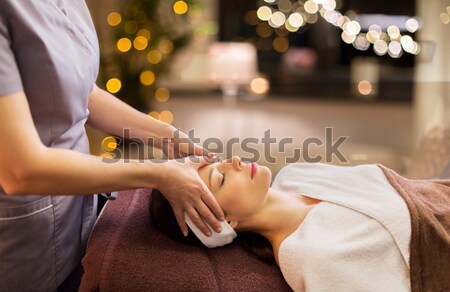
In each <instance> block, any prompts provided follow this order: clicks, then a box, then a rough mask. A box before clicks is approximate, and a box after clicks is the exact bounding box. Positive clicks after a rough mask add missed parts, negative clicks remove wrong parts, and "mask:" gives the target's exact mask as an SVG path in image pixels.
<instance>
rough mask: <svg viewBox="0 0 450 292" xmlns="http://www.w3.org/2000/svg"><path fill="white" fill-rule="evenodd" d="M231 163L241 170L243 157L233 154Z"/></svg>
mask: <svg viewBox="0 0 450 292" xmlns="http://www.w3.org/2000/svg"><path fill="white" fill-rule="evenodd" d="M231 164H232V165H233V168H234V169H236V170H241V158H240V157H239V156H233V157H232V158H231Z"/></svg>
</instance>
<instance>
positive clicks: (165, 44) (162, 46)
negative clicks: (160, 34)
mask: <svg viewBox="0 0 450 292" xmlns="http://www.w3.org/2000/svg"><path fill="white" fill-rule="evenodd" d="M158 48H159V50H160V51H161V53H163V54H166V55H167V54H170V53H171V52H172V51H173V43H172V41H170V40H161V41H160V42H159V45H158Z"/></svg>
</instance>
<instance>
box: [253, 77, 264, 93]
mask: <svg viewBox="0 0 450 292" xmlns="http://www.w3.org/2000/svg"><path fill="white" fill-rule="evenodd" d="M250 90H251V91H253V92H254V93H256V94H264V93H267V91H269V81H267V79H265V78H261V77H258V78H255V79H253V80H252V81H251V82H250Z"/></svg>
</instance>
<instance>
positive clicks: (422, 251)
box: [150, 157, 450, 292]
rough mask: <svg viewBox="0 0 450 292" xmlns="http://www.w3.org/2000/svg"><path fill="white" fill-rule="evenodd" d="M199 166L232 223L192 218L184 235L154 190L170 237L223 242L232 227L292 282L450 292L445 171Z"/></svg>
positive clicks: (297, 287) (156, 212) (300, 287)
mask: <svg viewBox="0 0 450 292" xmlns="http://www.w3.org/2000/svg"><path fill="white" fill-rule="evenodd" d="M199 174H200V176H201V178H202V179H203V181H204V182H205V184H206V185H207V186H208V188H209V189H210V190H211V192H212V193H213V194H214V196H215V197H216V199H217V201H218V203H219V204H220V206H221V207H222V209H223V211H224V213H225V215H226V221H227V222H228V223H229V225H228V224H226V223H225V224H226V226H224V227H225V228H224V230H223V231H222V232H221V233H220V234H215V233H214V234H213V236H212V237H211V238H206V237H205V236H204V235H202V234H201V232H199V230H194V229H195V227H194V226H195V225H193V224H189V222H190V218H189V217H186V219H187V223H188V225H189V226H190V227H191V229H192V231H194V232H195V234H196V235H197V236H198V237H196V235H193V234H192V232H190V233H189V236H188V237H184V236H183V235H182V233H181V231H180V229H179V228H178V224H177V222H176V220H175V217H174V215H173V212H172V208H171V207H170V205H169V203H168V202H167V200H166V199H165V198H164V197H163V196H162V195H161V193H159V192H157V191H154V192H153V194H152V201H151V203H150V212H151V218H152V222H153V223H154V224H155V225H156V227H157V228H158V229H160V230H161V231H163V232H164V233H166V234H168V235H169V236H170V237H172V238H174V239H177V240H180V241H184V242H186V243H192V244H200V245H202V242H203V244H205V245H207V246H209V247H214V246H218V245H223V244H226V243H229V242H230V241H231V240H232V239H233V237H234V236H233V234H234V231H233V230H231V231H229V230H228V231H227V228H229V227H230V226H231V228H232V229H234V230H235V231H236V232H237V233H238V234H239V236H238V239H240V241H241V243H242V244H243V246H244V248H246V249H247V250H249V251H250V252H252V253H254V254H255V255H257V256H258V257H260V258H261V259H263V260H264V261H272V262H273V261H275V262H276V263H277V264H278V266H279V267H280V269H281V271H282V273H283V276H284V278H285V279H286V281H287V283H288V284H289V285H290V286H291V288H292V289H293V290H294V291H377V292H379V291H396V292H401V291H413V292H415V291H433V292H434V291H450V280H449V277H447V276H448V271H449V270H450V183H449V182H450V181H449V180H441V181H413V180H407V179H405V178H403V177H401V176H399V175H398V174H396V173H395V172H393V171H392V170H390V169H388V168H385V167H383V166H377V165H360V166H353V167H340V166H333V165H326V164H306V163H296V164H291V165H288V166H286V167H285V168H283V169H282V170H281V171H280V172H279V174H278V175H277V176H276V178H275V179H274V181H273V183H271V172H270V170H269V169H268V168H267V167H264V166H259V165H257V164H255V163H243V162H241V161H240V159H239V157H233V158H232V159H231V161H230V160H229V161H223V162H218V163H214V164H211V165H207V166H205V167H203V168H201V169H199ZM222 233H223V238H221V237H220V236H221V235H222ZM230 234H231V235H230ZM230 236H231V237H230Z"/></svg>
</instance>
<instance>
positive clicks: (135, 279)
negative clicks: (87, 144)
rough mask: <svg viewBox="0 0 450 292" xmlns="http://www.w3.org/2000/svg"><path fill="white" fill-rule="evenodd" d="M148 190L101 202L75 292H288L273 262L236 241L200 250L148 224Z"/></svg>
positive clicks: (287, 287)
mask: <svg viewBox="0 0 450 292" xmlns="http://www.w3.org/2000/svg"><path fill="white" fill-rule="evenodd" d="M150 196H151V191H149V190H143V189H140V190H131V191H124V192H120V193H119V196H118V198H117V200H115V201H110V202H108V203H107V204H106V206H105V209H104V211H103V213H102V214H101V217H100V218H99V220H98V222H97V224H96V225H95V228H94V231H93V233H92V235H91V238H90V240H89V243H88V249H87V253H86V256H85V257H84V259H83V268H84V271H85V273H84V276H83V279H82V282H81V286H80V291H83V292H84V291H140V292H144V291H255V292H256V291H279V292H282V291H291V289H290V288H289V286H288V285H287V283H286V282H285V281H284V278H283V276H282V274H281V272H280V270H279V269H278V267H277V266H276V265H269V264H266V263H264V262H262V261H260V260H259V259H257V258H255V257H254V256H252V255H250V254H248V253H247V252H246V251H245V250H243V249H242V248H241V247H240V246H239V245H238V244H237V243H233V244H230V245H228V246H225V247H223V248H216V249H206V248H201V247H196V246H189V245H185V244H182V243H178V242H175V241H173V240H171V239H169V238H168V237H166V236H165V235H164V234H162V233H161V232H159V231H158V230H156V229H155V228H154V227H153V226H152V225H151V223H150V216H149V214H148V202H149V197H150Z"/></svg>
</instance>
